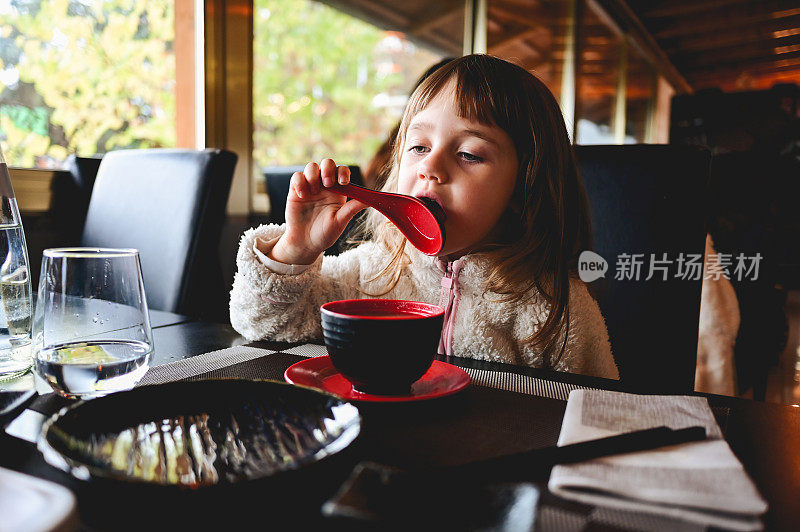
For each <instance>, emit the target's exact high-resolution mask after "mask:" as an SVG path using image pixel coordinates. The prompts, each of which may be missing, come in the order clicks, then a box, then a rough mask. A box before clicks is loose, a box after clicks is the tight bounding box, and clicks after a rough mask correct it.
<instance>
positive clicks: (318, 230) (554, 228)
mask: <svg viewBox="0 0 800 532" xmlns="http://www.w3.org/2000/svg"><path fill="white" fill-rule="evenodd" d="M337 180H338V182H339V183H342V184H346V183H347V182H348V181H349V170H348V168H347V167H346V166H342V167H338V168H337V166H336V164H335V163H334V162H333V161H332V160H331V159H325V160H324V161H322V163H321V164H320V165H317V164H315V163H309V164H308V165H307V166H306V168H305V171H304V172H302V173H300V172H298V173H296V174H294V175H293V176H292V180H291V185H290V190H289V195H288V198H287V205H286V224H285V225H283V226H276V225H268V226H261V227H258V228H255V229H251V230H249V231H247V232H246V233H245V234H244V236H243V237H242V240H241V243H240V248H239V253H238V256H237V266H238V272H237V273H236V276H235V279H234V283H233V290H232V292H231V309H230V310H231V323H232V324H233V327H234V328H235V329H236V330H237V331H239V332H240V333H241V334H243V335H244V336H245V337H247V338H248V339H251V340H256V339H265V338H268V339H272V340H279V341H302V340H309V339H319V338H321V337H322V330H321V325H320V315H319V306H320V305H321V304H322V303H325V302H327V301H332V300H338V299H354V298H359V297H386V298H392V299H407V300H416V301H424V302H427V303H434V304H439V305H441V306H442V307H444V308H445V309H446V313H445V325H444V328H443V330H442V336H441V341H440V345H439V352H440V353H442V354H447V355H456V356H461V357H469V358H476V359H481V360H492V361H498V362H506V363H511V364H519V365H528V366H535V367H550V368H554V369H557V370H560V371H571V372H577V373H584V374H588V375H595V376H600V377H609V378H619V374H618V372H617V367H616V365H615V364H614V359H613V357H612V355H611V349H610V346H609V342H608V333H607V331H606V327H605V323H604V321H603V317H602V315H601V314H600V310H599V308H598V306H597V304H596V303H595V301H594V299H592V297H591V296H590V294H589V292H588V291H587V288H586V286H585V285H584V284H583V283H582V282H581V281H580V280H578V279H577V277H576V275H575V272H576V266H577V264H576V263H577V257H578V255H579V254H580V252H581V251H583V250H585V249H590V248H591V228H590V221H589V217H588V207H587V200H586V197H585V192H584V190H583V187H582V185H581V182H580V180H579V178H578V175H577V170H576V165H575V161H574V157H573V153H572V148H571V146H570V142H569V138H568V136H567V132H566V128H565V126H564V120H563V118H562V116H561V112H560V110H559V108H558V104H557V103H556V101H555V99H554V98H553V96H552V94H551V93H550V92H549V91H548V89H547V88H546V87H545V86H544V84H542V83H541V82H540V81H539V80H538V79H536V78H535V77H534V76H532V75H531V74H530V73H528V72H527V71H526V70H524V69H522V68H520V67H518V66H516V65H513V64H511V63H508V62H506V61H503V60H501V59H497V58H494V57H491V56H488V55H469V56H465V57H461V58H459V59H456V60H454V61H451V62H450V63H448V64H446V65H445V66H443V67H441V68H439V69H438V70H437V71H436V72H434V73H433V74H432V75H431V76H429V77H428V79H426V80H425V81H424V82H423V83H422V84H421V85H420V86H419V87H418V88H417V90H415V91H414V93H413V94H412V96H411V99H410V101H409V104H408V106H407V108H406V111H405V113H404V115H403V119H402V121H401V125H400V130H399V135H398V138H397V142H396V143H395V152H394V155H393V168H392V172H391V174H390V176H389V179H388V180H387V181H386V183H385V185H384V187H383V190H386V191H392V192H399V193H401V194H408V195H412V196H416V197H428V198H432V199H433V200H435V201H436V202H438V203H439V204H440V205H441V206H442V208H443V209H444V212H445V214H446V221H445V230H446V231H445V233H446V240H445V246H444V248H443V249H442V251H441V252H440V254H439V256H438V257H430V256H426V255H423V254H422V253H420V252H419V251H418V250H417V249H415V248H414V247H413V246H411V245H410V244H407V242H406V240H405V238H404V237H403V236H402V234H401V233H400V232H399V231H398V230H397V229H396V228H395V227H394V226H393V225H392V224H391V223H390V222H388V221H387V220H386V219H385V218H383V217H382V216H381V215H380V214H379V213H377V212H374V211H373V212H370V214H369V217H368V224H369V232H368V233H367V234H368V235H369V237H370V240H369V241H367V242H365V243H363V244H361V245H360V246H358V247H356V248H354V249H351V250H349V251H346V252H345V253H342V254H341V255H339V256H325V257H322V252H323V250H325V249H326V248H328V247H329V246H330V245H332V244H333V243H334V242H335V241H336V239H337V238H338V237H339V235H340V234H341V233H342V231H343V230H344V229H345V226H346V225H347V222H348V221H349V220H350V219H351V218H352V217H353V216H354V215H355V214H356V213H358V212H359V211H361V210H362V209H364V208H366V207H367V206H366V205H365V204H363V203H360V202H358V201H355V200H351V201H346V200H345V198H344V197H342V196H340V195H338V194H335V193H332V192H328V191H326V190H325V187H326V186H329V185H331V184H333V183H334V182H335V181H337ZM379 355H380V353H376V356H379Z"/></svg>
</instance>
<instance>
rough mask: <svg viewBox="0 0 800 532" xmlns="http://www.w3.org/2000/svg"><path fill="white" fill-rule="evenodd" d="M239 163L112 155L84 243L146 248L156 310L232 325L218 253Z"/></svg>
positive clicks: (186, 155)
mask: <svg viewBox="0 0 800 532" xmlns="http://www.w3.org/2000/svg"><path fill="white" fill-rule="evenodd" d="M236 160H237V156H236V154H234V153H232V152H229V151H225V150H216V149H206V150H186V149H147V150H120V151H113V152H110V153H108V154H106V155H105V156H104V157H103V160H102V163H101V164H100V168H99V170H98V173H97V179H96V181H95V183H94V188H93V191H92V197H91V201H90V203H89V211H88V214H87V217H86V224H85V225H84V229H83V236H82V238H81V245H84V246H91V247H113V248H136V249H138V250H139V254H140V258H141V261H142V274H143V276H144V283H145V291H146V292H147V302H148V305H149V307H150V308H152V309H156V310H165V311H169V312H177V313H180V314H187V315H191V316H199V317H204V318H208V319H216V320H221V321H222V320H225V319H226V318H225V316H226V315H227V291H228V287H225V286H223V283H222V270H221V267H220V264H219V251H218V249H219V239H220V233H221V228H222V225H223V223H224V221H225V208H226V204H227V201H228V195H229V193H230V187H231V180H232V178H233V171H234V168H235V166H236Z"/></svg>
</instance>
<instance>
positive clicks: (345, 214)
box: [336, 200, 369, 227]
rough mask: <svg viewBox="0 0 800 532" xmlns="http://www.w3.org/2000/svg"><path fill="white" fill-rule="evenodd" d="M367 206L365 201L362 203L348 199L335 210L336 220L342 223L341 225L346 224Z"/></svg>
mask: <svg viewBox="0 0 800 532" xmlns="http://www.w3.org/2000/svg"><path fill="white" fill-rule="evenodd" d="M367 207H369V205H367V204H366V203H362V202H360V201H358V200H350V201H348V202H347V203H345V204H344V205H342V207H341V208H340V209H339V210H338V211H337V212H336V221H337V222H338V223H340V224H342V227H344V226H345V225H347V224H348V222H350V220H351V219H352V218H353V216H355V215H356V214H358V213H359V212H361V211H363V210H364V209H366V208H367Z"/></svg>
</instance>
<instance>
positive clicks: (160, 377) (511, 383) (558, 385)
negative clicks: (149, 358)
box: [138, 344, 586, 401]
mask: <svg viewBox="0 0 800 532" xmlns="http://www.w3.org/2000/svg"><path fill="white" fill-rule="evenodd" d="M278 352H280V353H285V354H289V355H296V356H301V357H309V358H310V357H320V356H324V355H327V354H328V353H327V351H326V350H325V346H323V345H317V344H304V345H298V346H295V347H291V348H288V349H282V350H281V351H273V350H270V349H261V348H256V347H245V346H238V347H229V348H227V349H220V350H219V351H213V352H211V353H205V354H203V355H198V356H195V357H191V358H187V359H184V360H178V361H176V362H172V363H170V364H165V365H162V366H156V367H154V368H151V369H150V370H149V371H148V372H147V373H146V374H145V376H144V377H143V378H142V380H141V381H140V382H139V384H138V386H146V385H148V384H164V383H166V382H172V381H178V380H184V379H189V378H192V377H198V376H200V375H205V376H208V377H211V378H215V377H218V376H220V375H221V374H225V375H226V376H233V375H235V374H236V373H237V371H239V372H240V371H241V369H242V368H243V366H239V368H237V371H223V370H224V369H225V368H228V367H230V366H234V365H237V364H242V363H244V362H249V361H252V360H254V359H257V358H261V357H264V356H267V355H271V354H273V353H278ZM276 362H277V361H276ZM244 369H245V370H246V368H244ZM254 369H255V368H254ZM464 371H466V372H467V374H468V375H469V377H470V379H471V380H472V383H473V384H474V385H476V386H485V387H487V388H497V389H499V390H506V391H510V392H517V393H524V394H528V395H536V396H538V397H548V398H550V399H558V400H560V401H566V400H567V398H568V397H569V392H571V391H572V390H577V389H584V388H586V387H585V386H580V385H577V384H567V383H563V382H555V381H549V380H545V379H539V378H536V377H530V376H527V375H518V374H515V373H507V372H504V371H488V370H483V369H474V368H464ZM247 373H248V375H247V376H246V377H245V376H244V375H242V377H245V378H252V377H253V372H250V371H248V372H247ZM269 373H274V372H269ZM211 374H214V375H213V376H212V375H211ZM266 378H274V375H269V376H266Z"/></svg>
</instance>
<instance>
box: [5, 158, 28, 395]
mask: <svg viewBox="0 0 800 532" xmlns="http://www.w3.org/2000/svg"><path fill="white" fill-rule="evenodd" d="M28 265H29V261H28V248H27V246H26V245H25V233H24V232H23V231H22V218H21V217H20V215H19V207H17V199H16V197H15V196H14V189H13V188H12V186H11V177H10V176H9V174H8V167H7V166H6V161H5V159H4V158H3V152H2V150H0V381H3V380H7V379H11V378H15V377H18V376H20V375H22V374H24V373H25V372H27V371H28V369H29V368H30V367H31V363H32V361H33V359H32V353H31V279H30V275H29V271H30V268H29V267H28Z"/></svg>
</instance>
